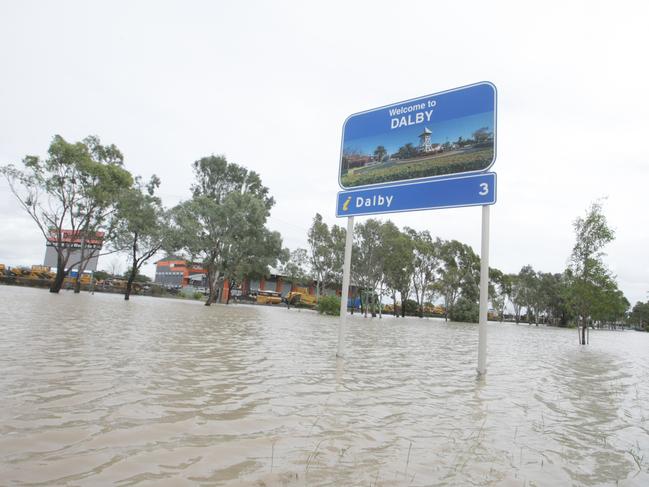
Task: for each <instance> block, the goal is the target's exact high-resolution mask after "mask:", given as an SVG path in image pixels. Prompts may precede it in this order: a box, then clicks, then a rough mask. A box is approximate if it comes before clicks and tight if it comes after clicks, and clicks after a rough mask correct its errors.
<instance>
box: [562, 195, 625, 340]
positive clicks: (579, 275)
mask: <svg viewBox="0 0 649 487" xmlns="http://www.w3.org/2000/svg"><path fill="white" fill-rule="evenodd" d="M573 227H574V230H575V245H574V247H573V249H572V254H571V255H570V262H569V266H568V269H569V271H570V274H569V275H570V277H571V279H570V293H569V295H570V302H571V305H572V307H573V309H574V312H575V317H576V319H577V324H578V329H579V331H580V333H579V343H580V345H585V344H586V343H587V337H586V332H587V328H588V325H589V322H590V320H591V319H592V317H593V314H594V312H595V311H597V306H598V303H599V301H600V300H601V299H602V294H603V292H604V291H605V290H606V289H608V288H612V287H613V286H614V285H615V287H617V285H616V284H615V283H614V278H613V277H612V275H611V273H610V271H609V270H608V268H607V267H606V265H605V264H604V261H603V257H604V255H605V254H604V252H603V250H602V249H603V248H604V247H605V246H606V245H607V244H608V243H610V242H612V241H613V240H614V239H615V232H614V231H613V230H612V229H611V228H610V227H609V226H608V222H607V221H606V216H605V215H604V213H603V211H602V202H601V201H596V202H594V203H593V204H591V206H590V207H589V208H588V210H587V211H586V215H585V216H584V217H578V218H577V219H576V220H575V221H574V224H573Z"/></svg>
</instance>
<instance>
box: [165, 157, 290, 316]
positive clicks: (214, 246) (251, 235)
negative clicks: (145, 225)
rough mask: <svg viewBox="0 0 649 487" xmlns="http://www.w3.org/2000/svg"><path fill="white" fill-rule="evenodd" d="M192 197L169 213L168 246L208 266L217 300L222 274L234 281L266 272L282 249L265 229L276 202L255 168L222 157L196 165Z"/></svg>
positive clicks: (212, 299) (211, 299)
mask: <svg viewBox="0 0 649 487" xmlns="http://www.w3.org/2000/svg"><path fill="white" fill-rule="evenodd" d="M193 167H194V177H195V182H194V184H193V185H192V188H191V189H192V199H191V200H188V201H185V202H183V203H180V204H179V205H178V206H176V207H175V208H174V209H173V210H172V213H171V220H172V226H173V232H172V243H170V245H169V246H170V247H172V248H177V249H183V250H184V251H185V252H186V253H187V254H189V255H190V256H191V258H192V259H197V260H200V261H202V262H203V265H204V266H205V268H206V269H207V274H208V286H209V296H208V299H207V300H206V301H205V305H206V306H209V305H211V304H212V303H213V302H215V301H216V294H217V284H218V282H219V281H220V280H221V279H222V278H229V279H233V281H236V280H237V279H239V278H240V276H241V275H242V272H248V273H260V274H265V273H266V272H267V266H268V265H270V264H272V263H274V262H275V261H276V260H277V258H278V257H279V252H280V251H281V240H280V245H278V244H277V243H278V240H279V236H278V235H277V234H275V233H273V232H269V231H268V230H267V229H266V228H265V224H266V220H267V218H268V215H269V214H270V209H271V208H272V206H273V204H274V203H275V202H274V200H273V198H272V197H271V196H270V195H269V194H268V188H266V187H265V186H264V185H263V184H262V183H261V178H260V177H259V175H258V174H257V173H256V172H254V171H248V169H246V168H244V167H241V166H238V165H236V164H232V163H228V162H227V160H226V159H225V157H223V156H209V157H204V158H202V159H200V160H198V161H196V162H195V163H194V166H193Z"/></svg>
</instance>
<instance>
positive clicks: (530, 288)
mask: <svg viewBox="0 0 649 487" xmlns="http://www.w3.org/2000/svg"><path fill="white" fill-rule="evenodd" d="M518 283H519V285H520V287H521V288H520V299H521V301H522V303H523V304H524V305H525V307H526V308H527V322H528V323H529V324H532V321H534V323H536V324H537V325H538V315H539V308H540V301H541V299H540V296H541V289H540V287H539V280H538V277H537V274H536V271H535V270H534V269H533V268H532V266H531V265H525V266H523V267H522V268H521V270H520V271H519V273H518Z"/></svg>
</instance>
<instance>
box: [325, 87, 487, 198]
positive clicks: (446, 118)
mask: <svg viewBox="0 0 649 487" xmlns="http://www.w3.org/2000/svg"><path fill="white" fill-rule="evenodd" d="M495 159H496V88H495V86H494V85H493V84H491V83H489V82H481V83H476V84H473V85H469V86H464V87H461V88H456V89H453V90H448V91H443V92H440V93H435V94H432V95H428V96H424V97H421V98H414V99H412V100H407V101H404V102H400V103H394V104H392V105H388V106H385V107H381V108H376V109H374V110H368V111H365V112H361V113H357V114H354V115H351V116H350V117H349V118H348V119H347V120H346V121H345V123H344V126H343V138H342V144H341V154H340V170H339V177H338V182H339V184H340V186H341V187H342V188H343V189H352V188H360V187H366V186H374V185H384V184H390V183H397V182H404V181H412V180H424V179H434V178H442V177H449V176H453V175H461V174H470V173H476V172H481V171H485V170H487V169H489V168H490V167H491V166H492V164H493V162H494V160H495Z"/></svg>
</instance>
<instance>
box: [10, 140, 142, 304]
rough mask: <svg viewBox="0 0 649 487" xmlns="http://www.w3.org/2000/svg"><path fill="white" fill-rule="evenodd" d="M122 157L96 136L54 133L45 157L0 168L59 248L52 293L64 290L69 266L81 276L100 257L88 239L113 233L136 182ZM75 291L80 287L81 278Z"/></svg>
mask: <svg viewBox="0 0 649 487" xmlns="http://www.w3.org/2000/svg"><path fill="white" fill-rule="evenodd" d="M123 159H124V158H123V156H122V154H121V152H120V151H119V149H117V147H115V146H114V145H106V146H104V145H102V144H101V143H100V141H99V139H98V138H97V137H94V136H91V137H87V138H86V139H84V140H83V141H81V142H76V143H69V142H67V141H66V140H65V139H63V137H61V136H60V135H55V136H54V138H53V140H52V142H51V144H50V146H49V149H48V155H47V158H46V159H41V158H39V157H38V156H26V157H25V158H24V159H23V165H24V167H25V168H24V170H19V169H17V168H16V167H14V166H13V165H9V166H4V167H2V168H0V172H2V174H3V175H4V176H5V178H6V179H7V181H8V183H9V187H10V188H11V191H12V193H13V194H14V196H15V197H16V199H17V200H18V202H19V203H20V205H21V206H22V207H23V209H24V210H25V211H26V212H27V214H28V215H29V216H30V218H31V219H32V220H33V221H34V223H35V224H36V225H37V227H38V229H39V230H40V232H41V233H42V234H43V236H44V237H45V239H46V240H47V241H48V245H50V246H51V247H52V248H53V249H54V250H55V252H56V255H57V265H56V277H55V278H54V281H53V282H52V285H51V287H50V292H52V293H58V292H59V291H60V290H61V287H62V285H63V281H64V279H65V277H66V276H67V274H68V273H69V271H70V269H72V268H74V267H76V268H78V269H79V276H80V275H81V273H82V272H83V270H84V269H85V266H86V264H87V262H88V261H89V260H90V259H91V258H93V257H98V256H99V254H98V250H96V249H91V248H89V245H88V243H87V242H88V240H91V239H95V235H96V234H97V232H100V231H103V232H105V239H104V240H110V239H111V238H112V230H113V229H114V224H115V219H114V215H115V211H116V205H117V202H118V201H119V199H120V197H121V195H122V194H123V192H124V191H125V190H127V189H128V188H129V187H130V186H131V185H132V183H133V178H132V176H131V174H130V173H129V172H128V171H127V170H126V169H124V167H123ZM64 231H71V232H72V233H71V235H72V236H73V238H75V239H79V240H80V245H79V247H80V248H79V249H74V248H72V246H71V245H70V242H69V238H66V236H65V233H64ZM105 253H110V252H105ZM105 253H104V254H101V255H105ZM75 290H76V291H78V290H79V280H78V279H77V286H76V289H75Z"/></svg>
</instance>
